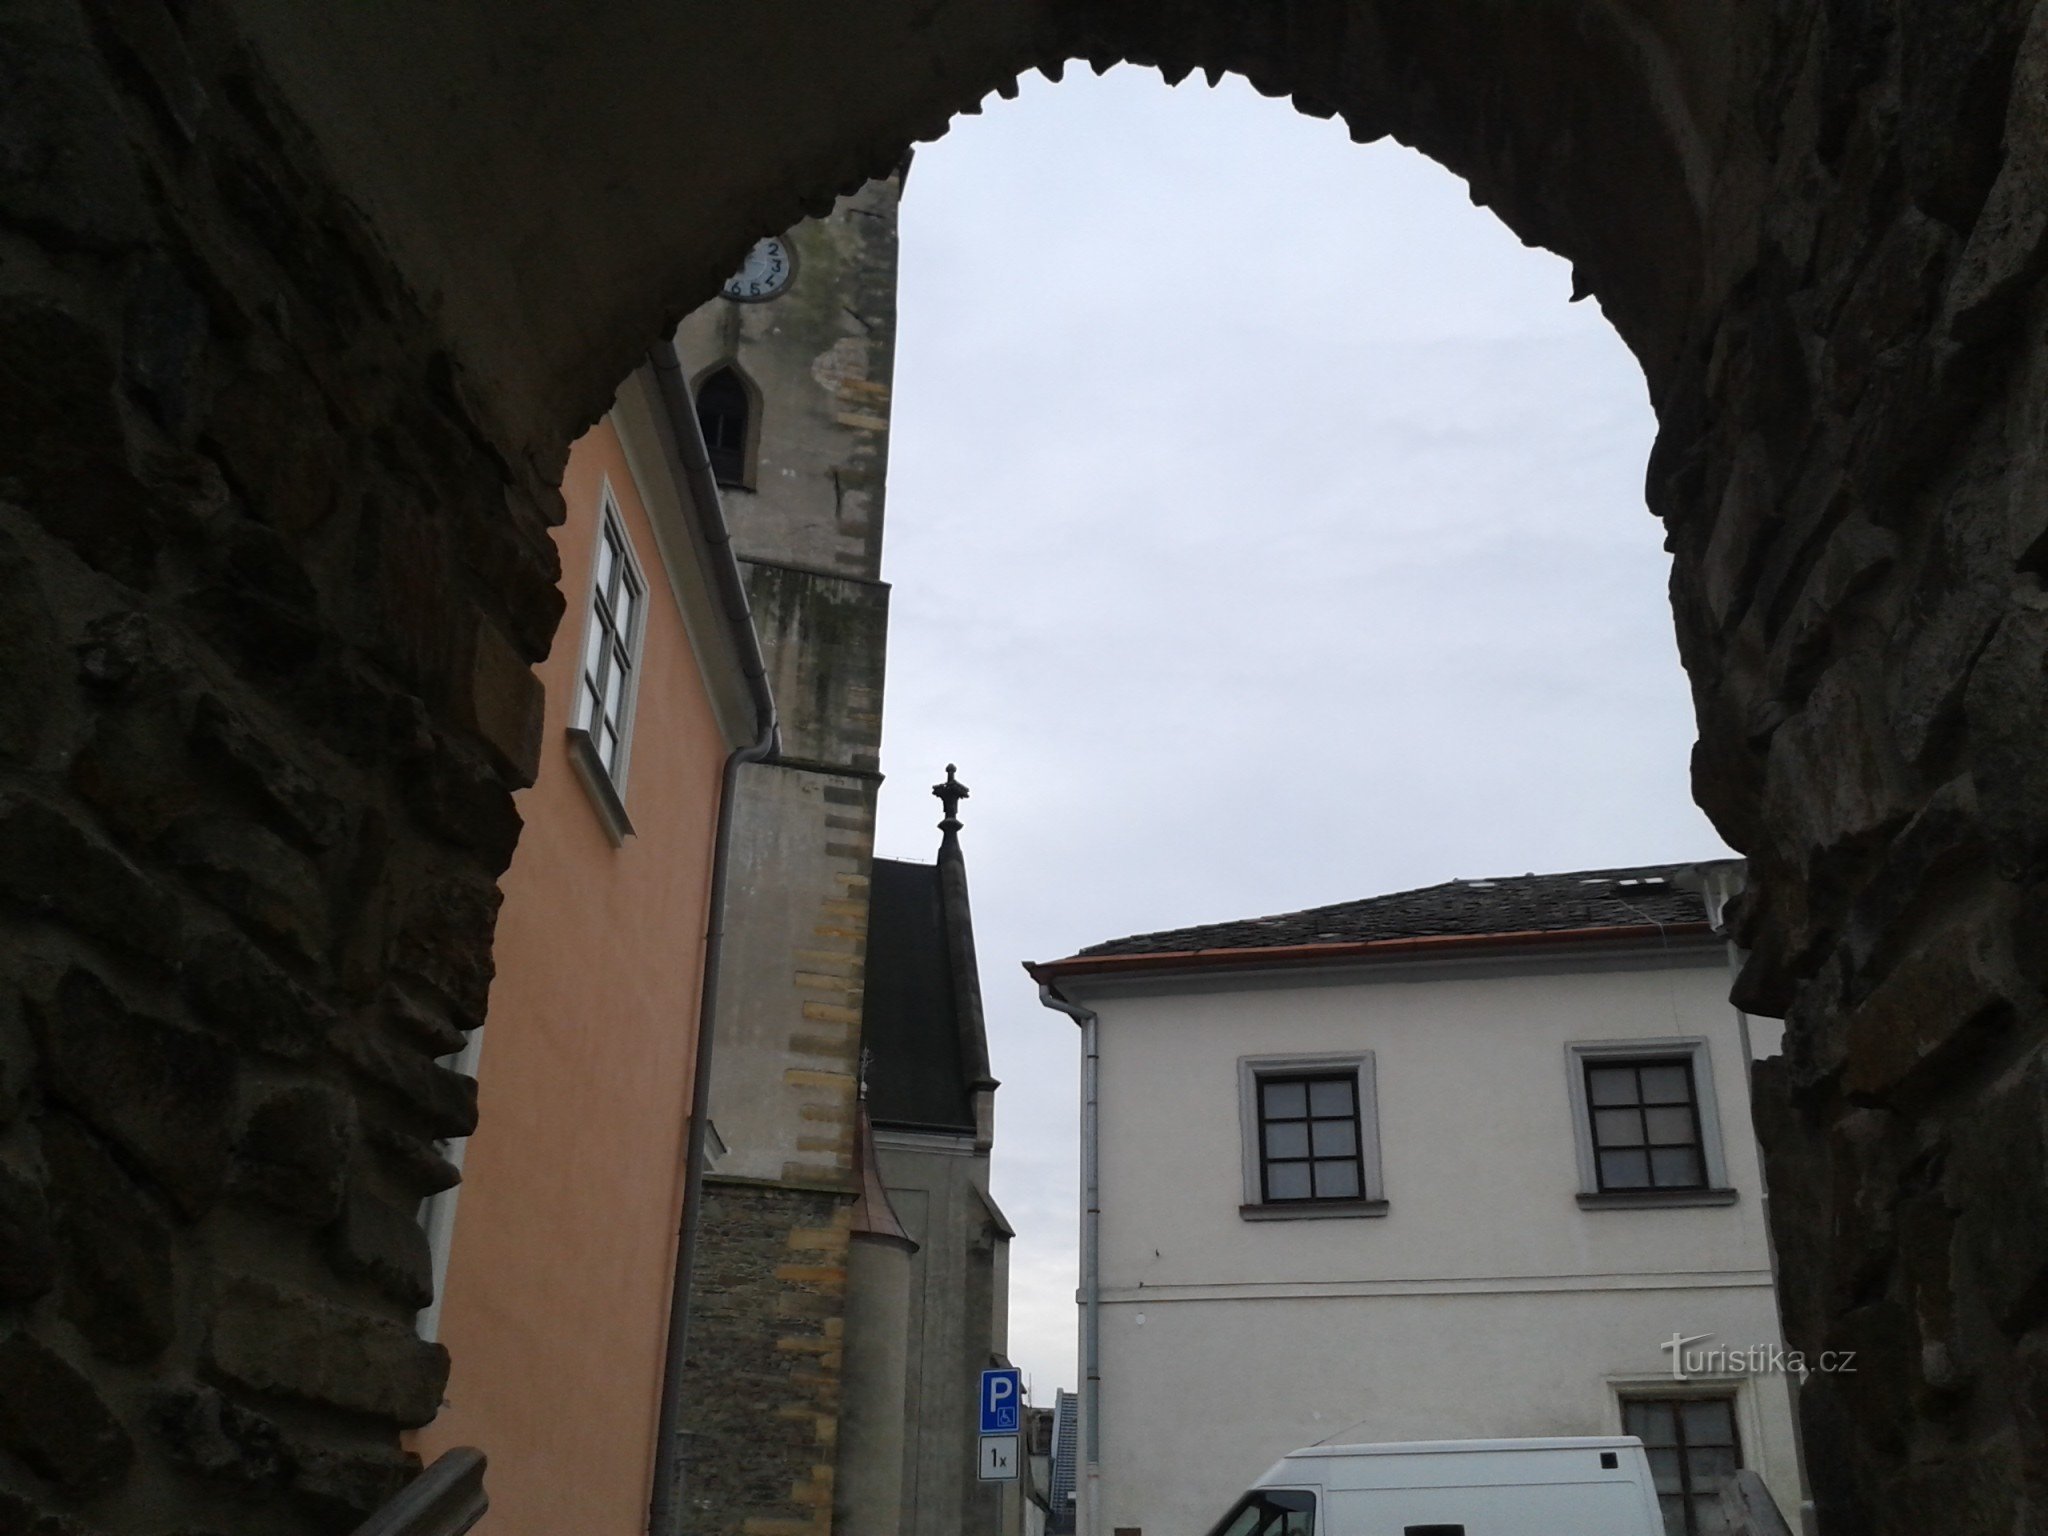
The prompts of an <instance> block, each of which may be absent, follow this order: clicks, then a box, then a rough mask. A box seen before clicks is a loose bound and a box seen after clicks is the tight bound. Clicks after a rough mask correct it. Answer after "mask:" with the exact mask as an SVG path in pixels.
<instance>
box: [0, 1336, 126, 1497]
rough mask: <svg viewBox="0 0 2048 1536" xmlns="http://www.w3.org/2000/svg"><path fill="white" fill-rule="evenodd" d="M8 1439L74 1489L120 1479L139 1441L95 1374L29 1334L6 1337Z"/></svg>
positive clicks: (0, 1387)
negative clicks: (99, 1386)
mask: <svg viewBox="0 0 2048 1536" xmlns="http://www.w3.org/2000/svg"><path fill="white" fill-rule="evenodd" d="M0 1446H5V1447H6V1448H7V1449H8V1450H10V1451H12V1452H13V1453H14V1454H15V1455H16V1456H19V1457H20V1458H21V1459H22V1461H23V1462H24V1463H26V1464H27V1466H28V1467H29V1468H30V1470H32V1471H33V1472H35V1473H36V1474H37V1475H38V1476H39V1477H42V1478H44V1479H47V1480H48V1482H50V1483H53V1484H55V1485H56V1486H57V1487H59V1488H62V1489H65V1490H67V1491H71V1492H77V1493H86V1492H91V1491H92V1490H94V1489H97V1488H102V1487H104V1486H106V1485H107V1484H109V1483H111V1482H113V1481H114V1480H115V1479H116V1478H118V1477H119V1476H120V1475H121V1474H122V1473H123V1472H124V1471H125V1470H127V1467H128V1464H129V1462H131V1461H132V1460H134V1457H135V1446H134V1444H133V1442H132V1441H131V1440H130V1439H129V1437H128V1433H127V1431H126V1430H124V1429H123V1428H122V1427H121V1425H120V1422H119V1421H118V1420H117V1419H115V1417H114V1416H113V1414H112V1413H111V1412H110V1411H109V1410H108V1408H107V1405H106V1403H105V1402H104V1401H102V1400H101V1398H100V1395H99V1393H98V1392H97V1391H96V1390H94V1388H93V1385H92V1383H91V1381H89V1380H88V1379H87V1378H86V1376H85V1375H84V1374H83V1373H82V1372H81V1371H80V1370H79V1369H78V1368H77V1367H76V1366H75V1365H73V1364H72V1363H71V1362H70V1361H68V1360H66V1359H64V1358H63V1357H62V1356H60V1355H59V1354H57V1352H56V1351H55V1350H52V1349H51V1348H49V1347H48V1346H47V1345H45V1344H43V1343H41V1342H40V1341H38V1340H36V1339H33V1338H31V1337H29V1336H28V1335H27V1334H25V1333H13V1334H9V1335H7V1336H6V1337H4V1338H0Z"/></svg>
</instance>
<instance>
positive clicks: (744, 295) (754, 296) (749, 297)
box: [722, 235, 796, 304]
mask: <svg viewBox="0 0 2048 1536" xmlns="http://www.w3.org/2000/svg"><path fill="white" fill-rule="evenodd" d="M795 276H796V252H795V251H794V250H792V249H790V247H789V246H787V245H786V244H784V243H783V241H782V240H781V239H780V237H778V236H775V235H770V236H769V237H768V238H767V239H765V240H757V241H755V242H754V248H753V249H752V250H751V251H749V252H747V259H746V260H745V261H743V262H742V263H740V269H739V271H737V272H735V273H733V275H732V276H731V277H729V278H727V279H726V280H725V288H724V289H723V290H722V291H723V292H724V294H725V296H726V297H727V298H728V299H737V300H739V302H740V303H742V304H760V303H762V302H764V301H766V300H768V299H772V298H776V297H778V296H780V295H781V294H782V293H783V292H784V291H786V290H787V289H788V287H789V282H790V279H791V278H793V277H795Z"/></svg>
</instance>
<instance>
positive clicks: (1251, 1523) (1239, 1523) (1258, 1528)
mask: <svg viewBox="0 0 2048 1536" xmlns="http://www.w3.org/2000/svg"><path fill="white" fill-rule="evenodd" d="M1315 1530H1316V1496H1315V1495H1314V1494H1312V1493H1310V1492H1309V1491H1308V1490H1307V1489H1305V1488H1254V1489H1253V1490H1252V1491H1251V1492H1250V1493H1248V1494H1246V1495H1245V1496H1244V1497H1243V1498H1241V1499H1239V1500H1238V1501H1237V1503H1236V1505H1234V1506H1233V1507H1232V1509H1231V1511H1230V1513H1229V1514H1227V1515H1225V1516H1224V1517H1223V1518H1222V1519H1221V1520H1219V1521H1217V1522H1216V1525H1215V1527H1214V1529H1212V1530H1211V1531H1210V1532H1209V1536H1315Z"/></svg>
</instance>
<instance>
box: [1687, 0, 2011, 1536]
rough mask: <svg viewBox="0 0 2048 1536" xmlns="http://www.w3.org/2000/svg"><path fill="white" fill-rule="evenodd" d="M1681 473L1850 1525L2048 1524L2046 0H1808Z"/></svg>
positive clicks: (1813, 1440) (1811, 1390)
mask: <svg viewBox="0 0 2048 1536" xmlns="http://www.w3.org/2000/svg"><path fill="white" fill-rule="evenodd" d="M1778 25H1779V31H1778V35H1777V37H1776V38H1775V39H1774V40H1773V47H1772V50H1771V55H1772V56H1771V59H1770V63H1769V67H1768V68H1767V69H1766V70H1765V71H1764V72H1763V77H1762V79H1761V82H1760V84H1761V86H1762V89H1761V90H1760V91H1759V92H1758V94H1757V96H1756V99H1755V101H1754V103H1753V105H1752V107H1751V110H1752V112H1753V113H1754V114H1755V121H1756V122H1757V124H1758V127H1759V132H1760V133H1761V134H1762V135H1763V137H1764V141H1765V143H1766V145H1767V154H1766V157H1765V160H1764V163H1763V165H1762V167H1761V172H1762V174H1761V176H1760V177H1759V179H1758V182H1757V184H1756V185H1755V186H1754V188H1753V189H1752V191H1751V194H1750V195H1751V196H1753V197H1754V198H1755V199H1756V200H1757V206H1758V209H1759V214H1758V218H1759V223H1760V225H1761V233H1760V238H1758V240H1757V242H1756V246H1755V250H1754V260H1753V263H1752V264H1751V265H1750V266H1749V267H1748V269H1747V270H1745V271H1743V272H1742V273H1741V274H1740V276H1739V279H1738V280H1737V281H1736V283H1735V284H1734V286H1733V289H1732V291H1731V294H1730V302H1729V303H1728V304H1727V305H1726V307H1725V308H1724V309H1723V310H1722V311H1721V312H1720V313H1719V314H1717V315H1714V316H1710V317H1708V320H1707V322H1706V323H1705V324H1702V325H1701V326H1700V327H1698V329H1697V330H1696V331H1695V334H1694V348H1695V351H1694V363H1695V366H1692V367H1689V368H1687V369H1685V370H1683V371H1682V372H1681V374H1680V375H1679V378H1678V383H1677V387H1676V388H1675V389H1674V390H1673V391H1672V392H1671V393H1670V394H1669V395H1668V396H1667V397H1666V399H1665V400H1664V401H1663V402H1662V404H1661V409H1660V424H1661V431H1660V435H1659V440H1658V447H1657V454H1656V459H1655V461H1654V463H1653V465H1652V471H1651V478H1650V488H1651V495H1652V499H1653V502H1654V504H1655V506H1656V509H1657V510H1658V511H1659V512H1661V513H1662V514H1663V515H1664V516H1665V518H1666V520H1667V522H1668V524H1669V526H1670V529H1671V538H1672V544H1673V547H1674V549H1675V551H1676V555H1677V564H1676V568H1675V571H1674V575H1673V582H1672V595H1673V599H1674V603H1675V605H1676V608H1677V613H1678V620H1679V634H1680V639H1681V645H1682V649H1683V652H1684V656H1685V662H1686V666H1687V668H1688V670H1689V672H1690V673H1691V676H1692V681H1693V688H1694V694H1695V697H1696V699H1697V702H1698V706H1699V714H1700V725H1701V740H1700V746H1699V749H1698V753H1697V757H1696V764H1695V787H1696V790H1697V793H1698V795H1699V798H1700V800H1701V803H1702V804H1703V805H1704V806H1705V807H1706V808H1707V809H1708V811H1709V812H1710V813H1711V814H1712V815H1713V817H1714V819H1715V821H1716V824H1717V825H1718V826H1719V827H1720V828H1721V830H1722V832H1723V833H1724V835H1725V836H1727V837H1728V839H1729V840H1730V841H1731V842H1732V843H1733V844H1734V845H1735V846H1736V847H1738V848H1740V849H1742V850H1743V851H1744V852H1746V853H1747V854H1748V855H1749V856H1750V858H1751V861H1752V864H1751V867H1752V871H1753V878H1754V881H1755V899H1754V901H1753V902H1752V903H1751V905H1750V906H1749V908H1748V910H1747V911H1746V912H1745V913H1744V914H1743V915H1742V918H1741V935H1742V938H1743V940H1744V942H1746V943H1747V944H1748V945H1749V946H1751V948H1752V955H1751V959H1750V962H1749V965H1748V967H1747V969H1746V970H1745V971H1744V973H1743V976H1742V980H1741V983H1740V985H1739V988H1738V998H1739V1000H1740V1001H1742V1002H1743V1003H1744V1005H1745V1006H1748V1007H1750V1008H1752V1009H1753V1010H1756V1011H1760V1012H1765V1013H1781V1012H1782V1013H1784V1014H1786V1016H1787V1018H1788V1020H1789V1023H1790V1030H1789V1033H1788V1051H1789V1059H1788V1061H1787V1062H1786V1064H1785V1066H1784V1068H1783V1069H1782V1070H1781V1071H1778V1072H1775V1073H1773V1074H1771V1079H1772V1080H1771V1082H1770V1085H1769V1086H1770V1089H1771V1091H1772V1095H1774V1096H1775V1097H1776V1100H1777V1102H1776V1103H1775V1104H1772V1105H1769V1106H1768V1107H1767V1109H1766V1110H1765V1112H1764V1124H1763V1129H1764V1133H1765V1134H1764V1140H1765V1148H1766V1154H1767V1166H1768V1173H1769V1179H1770V1185H1771V1191H1772V1200H1773V1217H1774V1221H1773V1225H1774V1229H1775V1232H1776V1235H1777V1242H1778V1249H1779V1255H1780V1262H1781V1270H1782V1273H1783V1277H1784V1306H1785V1314H1786V1324H1787V1329H1788V1333H1789V1336H1790V1338H1791V1341H1792V1342H1793V1343H1794V1344H1795V1345H1797V1346H1799V1347H1801V1348H1803V1349H1804V1350H1805V1351H1806V1352H1807V1353H1808V1354H1809V1356H1812V1357H1817V1356H1818V1355H1819V1354H1820V1352H1821V1351H1823V1350H1854V1351H1856V1359H1855V1366H1856V1368H1855V1370H1854V1372H1853V1374H1836V1375H1829V1376H1824V1377H1816V1378H1814V1379H1812V1380H1811V1381H1809V1382H1808V1384H1807V1387H1806V1390H1805V1392H1804V1394H1803V1403H1804V1407H1803V1416H1804V1421H1805V1427H1806V1437H1807V1444H1806V1449H1807V1463H1808V1467H1809V1470H1810V1473H1811V1476H1812V1480H1813V1482H1814V1485H1815V1489H1816V1492H1817V1495H1818V1498H1819V1503H1820V1507H1821V1510H1822V1514H1823V1529H1824V1530H1825V1531H1826V1532H1827V1533H1828V1536H1858V1533H1862V1532H1867V1531H1882V1532H1896V1533H1900V1536H1905V1533H1920V1532H1931V1531H1944V1532H1959V1533H1960V1532H2000V1533H2004V1532H2023V1531H2024V1532H2041V1531H2048V1054H2044V1045H2048V996H2044V991H2043V989H2044V986H2048V672H2044V667H2048V593H2044V590H2043V587H2042V582H2041V578H2042V574H2043V571H2044V567H2048V458H2044V448H2048V313H2044V308H2043V295H2042V290H2041V285H2040V277H2041V274H2042V271H2043V268H2044V263H2048V240H2044V236H2048V8H2042V7H2037V6H2033V5H2030V4H2026V3H2003V0H1943V3H1941V4H1938V5H1937V4H1900V5H1895V6H1894V5H1882V4H1857V5H1851V4H1831V5H1826V6H1820V7H1813V8H1791V7H1786V8H1782V9H1781V13H1780V19H1779V23H1778Z"/></svg>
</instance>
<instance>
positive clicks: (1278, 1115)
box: [1258, 1072, 1365, 1204]
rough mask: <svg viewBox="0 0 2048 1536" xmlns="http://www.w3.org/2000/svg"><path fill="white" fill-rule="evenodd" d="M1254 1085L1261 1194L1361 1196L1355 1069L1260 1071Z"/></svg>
mask: <svg viewBox="0 0 2048 1536" xmlns="http://www.w3.org/2000/svg"><path fill="white" fill-rule="evenodd" d="M1258 1090H1259V1097H1258V1107H1259V1196H1260V1198H1261V1199H1262V1200H1264V1201H1266V1202H1267V1203H1269V1204H1281V1203H1285V1202H1288V1201H1298V1200H1358V1199H1362V1198H1364V1196H1365V1164H1364V1159H1363V1156H1362V1153H1361V1137H1360V1125H1359V1115H1358V1074H1357V1073H1356V1072H1317V1073H1285V1074H1282V1073H1271V1074H1262V1075H1261V1076H1260V1077H1259V1080H1258Z"/></svg>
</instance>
